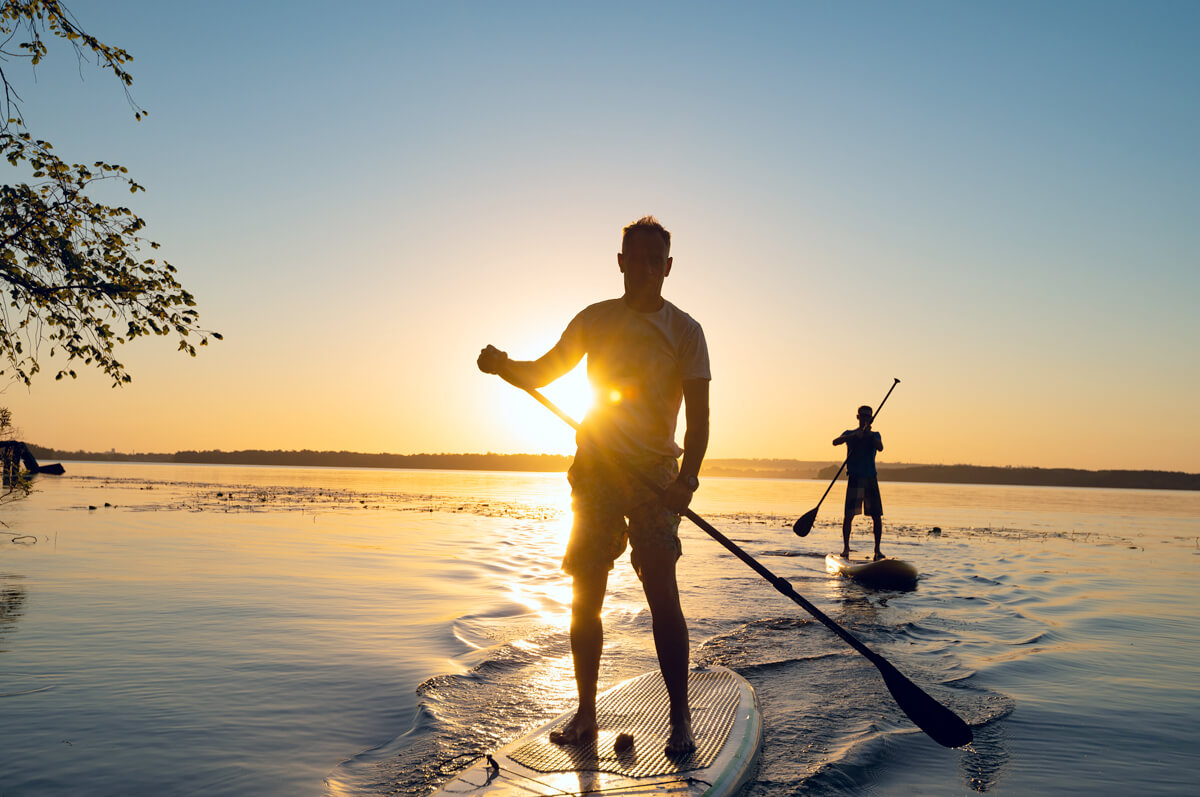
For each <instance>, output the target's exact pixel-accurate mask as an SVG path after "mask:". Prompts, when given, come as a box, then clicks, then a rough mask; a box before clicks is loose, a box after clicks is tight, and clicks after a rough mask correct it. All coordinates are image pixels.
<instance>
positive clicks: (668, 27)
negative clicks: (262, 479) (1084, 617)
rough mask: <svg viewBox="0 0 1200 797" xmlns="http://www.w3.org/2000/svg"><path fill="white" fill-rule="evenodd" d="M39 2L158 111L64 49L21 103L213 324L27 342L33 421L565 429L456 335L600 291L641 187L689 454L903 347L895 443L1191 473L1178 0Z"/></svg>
mask: <svg viewBox="0 0 1200 797" xmlns="http://www.w3.org/2000/svg"><path fill="white" fill-rule="evenodd" d="M69 5H70V7H71V8H72V10H73V11H74V12H75V14H76V16H77V18H78V20H79V21H80V23H81V24H82V25H83V26H84V28H85V29H87V30H89V31H90V32H92V33H94V34H96V35H97V36H99V37H100V38H101V39H102V40H104V41H106V42H108V43H110V44H116V45H119V46H121V47H124V48H125V49H127V50H129V51H130V52H131V53H132V54H133V55H134V57H135V61H134V63H133V64H132V71H133V74H134V78H135V80H134V84H133V87H132V91H133V95H134V98H135V99H136V100H137V102H138V103H139V104H141V105H142V106H144V107H145V108H147V109H148V110H149V111H150V115H149V117H148V118H147V119H146V120H145V121H143V122H140V123H138V122H135V121H134V120H133V116H132V112H131V111H130V109H129V107H128V106H127V105H126V104H125V101H124V98H123V95H122V93H121V90H120V87H119V85H118V84H117V82H116V81H115V80H114V79H112V78H111V76H110V75H108V74H106V73H101V72H99V71H98V70H96V69H94V68H92V67H89V66H87V65H84V66H83V67H80V66H79V65H77V64H76V63H75V61H74V58H73V56H72V55H71V53H70V52H68V51H67V50H65V49H64V48H63V47H56V48H55V49H54V50H53V51H52V57H51V58H50V59H49V60H48V61H47V62H45V63H44V64H43V65H42V66H41V67H39V68H38V71H37V73H36V81H35V80H34V75H33V73H32V72H31V71H30V70H29V69H28V68H27V67H26V66H23V65H21V66H17V65H13V64H11V63H10V64H8V65H6V71H7V72H8V73H9V74H10V77H12V79H14V81H15V82H17V84H18V86H19V87H20V88H21V90H22V94H23V96H24V98H25V104H24V109H25V116H26V121H27V123H28V125H29V127H30V128H31V130H32V131H33V132H34V133H35V134H37V135H41V136H43V137H46V138H48V139H50V140H51V141H53V142H54V144H55V146H56V150H57V151H58V152H59V154H60V155H62V156H63V157H65V158H67V159H68V160H79V161H83V162H89V163H90V162H91V161H94V160H98V159H104V160H107V161H110V162H117V163H121V164H123V165H125V166H127V167H129V169H130V172H131V174H132V175H133V176H134V177H135V178H136V179H137V180H138V181H139V182H141V183H142V184H143V185H145V186H146V188H147V193H145V194H140V195H138V196H136V197H134V198H133V202H134V204H133V205H132V207H133V208H134V210H135V211H137V212H138V213H140V214H141V215H142V216H143V217H144V218H145V219H146V220H147V222H148V225H149V226H148V233H149V235H150V237H152V238H153V239H155V240H157V241H159V242H160V243H162V244H163V249H162V254H164V255H165V256H166V258H167V259H168V260H170V261H171V262H172V263H174V264H175V265H176V266H177V267H178V268H179V270H180V275H181V281H182V282H183V283H184V285H185V286H186V287H188V288H189V289H190V290H191V291H192V292H193V293H194V294H195V295H196V297H197V299H198V301H199V303H200V309H201V322H202V323H203V324H204V325H205V326H207V327H208V328H211V329H216V330H219V331H220V332H222V333H223V334H224V335H225V340H224V342H221V343H216V344H215V345H213V346H211V347H210V348H208V349H206V350H202V351H201V353H200V356H199V357H198V358H197V359H195V360H193V359H191V358H189V357H187V356H186V355H182V354H179V353H177V352H175V351H174V347H173V345H172V344H171V343H170V341H169V339H155V340H152V341H140V342H138V343H136V344H135V345H132V346H130V347H127V348H126V349H125V350H124V352H123V354H124V358H123V359H124V361H125V362H126V363H127V365H129V367H130V368H131V370H132V373H133V376H134V381H133V384H132V385H130V386H127V387H124V388H120V389H112V388H110V387H109V384H108V382H107V381H106V380H105V379H104V378H103V377H102V375H100V374H99V373H82V374H81V376H80V378H79V379H78V380H76V381H74V382H71V381H69V380H64V381H63V382H58V383H56V382H54V380H53V372H54V370H55V368H54V366H55V365H56V364H57V362H58V361H57V360H46V361H44V362H43V369H44V373H43V374H42V375H39V377H38V378H37V379H36V380H35V382H34V385H33V388H32V389H30V390H26V388H24V387H23V386H21V385H10V386H9V387H8V388H7V390H6V391H5V393H4V394H3V395H0V403H2V404H6V405H7V406H9V407H10V408H11V409H12V410H13V413H14V416H15V423H16V425H17V426H18V427H19V428H20V429H21V430H22V431H23V434H24V438H25V439H26V440H29V441H31V442H35V443H39V444H42V445H48V446H54V447H59V448H68V449H89V450H108V449H110V448H115V449H117V450H119V451H174V450H178V449H207V448H223V449H240V448H265V449H276V448H282V449H298V448H311V449H347V450H355V451H367V452H376V451H383V452H394V453H419V452H485V451H496V452H531V451H550V452H557V453H569V452H570V451H571V450H572V435H571V432H570V430H569V429H568V428H567V427H566V426H565V425H564V424H562V423H561V421H559V420H557V419H556V418H554V417H553V416H551V415H550V414H549V413H548V412H546V411H545V410H544V409H542V408H541V407H540V406H539V405H537V404H535V403H534V402H533V401H532V399H530V398H529V397H528V396H525V395H524V394H523V393H521V392H520V391H517V390H516V389H514V388H512V387H509V386H507V385H506V384H504V383H503V382H501V381H500V380H499V379H497V378H495V377H488V376H484V375H482V374H480V373H479V372H478V371H477V370H476V368H475V365H474V360H475V357H476V355H477V354H478V351H479V349H480V348H482V347H483V346H484V345H485V344H488V343H493V344H495V345H497V346H499V347H500V348H502V349H505V350H507V351H508V352H509V353H510V354H511V355H512V356H515V357H519V358H533V357H536V356H538V355H540V354H542V353H543V352H544V351H545V350H546V349H548V348H549V347H550V346H551V345H552V344H553V343H554V341H555V340H557V338H558V335H559V334H560V333H561V331H562V329H563V328H564V327H565V326H566V324H567V322H568V321H569V320H570V318H571V317H572V316H573V315H574V314H575V313H576V312H577V311H578V310H580V309H582V308H583V307H584V306H585V305H587V304H590V303H591V302H594V301H598V300H601V299H607V298H611V297H614V296H618V295H619V294H620V292H621V276H620V273H619V272H618V270H617V264H616V257H615V253H616V251H617V249H618V248H619V244H620V240H619V236H620V229H621V227H622V226H623V225H624V224H627V223H628V222H630V221H632V220H633V219H635V218H637V217H639V216H641V215H643V214H646V213H653V214H655V215H657V216H658V217H659V218H660V219H661V220H662V221H663V223H664V224H665V225H666V226H667V227H668V228H669V229H670V230H671V231H672V233H673V235H674V246H673V250H672V254H673V255H674V258H675V264H674V270H673V272H672V274H671V276H670V277H669V278H668V279H667V282H666V287H665V290H664V293H665V295H666V296H667V298H669V299H670V300H671V301H673V302H674V303H675V304H677V305H679V306H680V307H682V308H683V309H684V310H686V311H688V312H689V313H690V314H691V315H692V316H693V317H695V318H696V319H697V320H699V321H700V322H701V323H702V324H703V326H704V329H705V332H706V334H707V337H708V341H709V346H710V351H711V355H712V361H713V376H714V380H713V385H712V412H713V414H712V438H711V444H710V447H709V455H710V456H712V457H782V458H796V459H834V458H836V457H837V456H839V451H840V449H833V448H832V447H831V446H830V440H831V439H832V438H833V437H834V436H836V435H837V434H838V433H839V432H840V431H841V430H842V429H844V428H846V427H848V426H852V425H853V423H854V411H855V408H856V407H857V406H858V405H859V404H862V403H867V404H872V405H874V404H876V403H877V402H878V401H879V400H880V399H881V398H882V397H883V394H884V393H885V392H886V390H887V388H888V386H889V385H890V384H891V383H892V378H893V377H899V378H900V379H901V380H902V383H901V384H900V385H899V387H897V389H896V391H895V393H893V394H892V397H891V399H890V400H889V401H888V405H887V407H886V408H885V410H884V411H883V414H882V415H881V416H880V419H879V421H878V423H877V426H876V428H877V429H878V430H879V431H881V432H882V433H883V436H884V442H885V444H886V450H885V452H884V454H883V455H882V456H883V457H886V458H887V459H888V460H890V461H905V462H928V463H947V464H949V463H970V464H979V465H1037V466H1044V467H1059V466H1061V467H1082V468H1152V469H1167V470H1186V471H1192V472H1196V471H1200V421H1197V411H1198V410H1200V356H1198V355H1197V348H1198V344H1200V322H1198V321H1197V318H1198V317H1200V313H1197V310H1196V308H1195V304H1196V302H1197V300H1198V299H1200V262H1198V261H1200V150H1198V144H1197V142H1200V91H1197V86H1198V85H1200V3H1195V2H1191V1H1190V0H1182V1H1181V2H1162V1H1159V2H1132V1H1130V2H1104V1H1103V0H1086V1H1084V2H1072V1H1071V0H1061V1H1059V2H1053V3H1049V2H1041V1H1040V0H1039V1H1037V2H1020V1H1013V2H994V3H962V2H957V1H956V0H946V1H945V2H920V1H917V0H914V1H913V2H903V3H896V2H780V3H770V2H748V3H738V4H733V3H715V2H713V3H708V2H678V3H675V2H639V3H625V2H606V3H559V2H482V1H480V2H434V3H430V2H421V3H416V2H354V1H353V0H350V1H348V2H344V3H340V4H329V3H325V2H319V3H318V2H302V1H298V0H289V2H282V0H280V2H265V1H264V2H249V3H247V2H241V1H240V0H238V1H237V2H234V1H233V0H228V1H225V0H220V1H207V2H203V3H197V2H191V3H182V2H178V3H176V2H162V1H161V0H71V2H70V3H69ZM6 179H12V177H11V176H8V177H7V178H6ZM120 201H122V202H129V201H130V197H129V195H128V194H125V195H124V196H123V197H122V198H121V200H120ZM582 370H583V369H582V367H581V368H580V369H579V372H575V373H572V374H571V375H570V376H568V377H566V378H565V380H564V384H562V385H555V386H552V387H551V388H549V389H548V390H547V394H548V395H550V396H551V397H552V398H557V399H559V400H560V401H561V403H563V405H564V406H566V407H567V408H568V409H569V410H571V411H572V412H574V413H575V414H576V415H577V416H578V415H580V414H581V413H582V411H583V408H582V407H581V406H580V404H579V402H578V400H577V397H578V395H579V393H580V392H581V391H580V386H581V384H582ZM46 372H48V374H47V373H46ZM681 425H682V423H681Z"/></svg>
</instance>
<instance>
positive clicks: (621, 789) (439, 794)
mask: <svg viewBox="0 0 1200 797" xmlns="http://www.w3.org/2000/svg"><path fill="white" fill-rule="evenodd" d="M688 703H689V704H690V706H691V711H692V733H693V734H694V735H695V737H696V750H695V752H693V753H692V754H690V755H687V756H683V757H678V758H668V757H667V756H666V754H665V753H664V752H663V750H664V748H665V747H666V744H667V734H668V732H669V723H668V721H667V705H668V704H667V688H666V686H665V685H664V684H663V680H662V676H661V675H660V674H659V673H658V671H657V670H656V671H654V672H649V673H646V674H645V675H640V676H638V677H637V678H632V679H630V680H628V681H625V682H624V683H621V684H618V685H617V686H614V687H613V688H612V689H609V690H608V691H607V692H605V693H603V694H602V695H600V696H599V697H598V698H597V699H596V710H597V713H598V715H599V720H600V734H599V737H598V738H597V739H596V741H595V742H593V743H589V744H586V745H575V746H561V747H560V746H559V745H556V744H552V743H551V742H550V738H549V737H550V731H552V730H556V729H558V728H559V727H561V726H563V725H566V724H567V722H569V721H570V719H571V717H572V716H574V713H575V712H574V711H569V712H567V713H566V714H563V715H561V716H559V717H556V718H555V719H553V720H551V721H550V722H548V723H546V724H545V725H543V726H542V727H540V728H538V729H537V730H535V731H533V732H532V733H530V734H529V735H528V736H525V737H523V738H521V739H518V740H517V741H515V742H512V743H511V744H508V745H506V746H505V747H502V748H501V749H500V750H499V751H497V752H496V753H494V754H492V755H491V756H490V759H491V760H490V761H489V758H488V757H485V758H483V759H481V760H480V761H478V762H476V763H475V764H473V765H472V766H471V767H470V768H469V769H467V770H465V771H464V772H462V773H460V774H459V775H458V776H457V777H455V778H454V779H453V780H451V781H449V782H448V783H446V784H445V785H444V786H442V787H441V788H440V789H439V790H438V791H436V792H434V795H435V797H449V796H450V795H478V794H487V795H511V796H512V797H517V796H518V795H584V794H603V795H605V796H606V797H608V795H652V794H669V795H706V797H722V796H723V795H732V794H735V793H736V792H737V791H738V789H740V788H741V787H742V785H743V784H744V783H745V782H746V781H747V780H748V779H749V778H750V775H751V774H752V772H753V766H754V762H755V759H756V758H757V756H758V746H759V743H760V741H761V737H762V717H761V715H760V714H759V710H758V698H757V697H756V696H755V694H754V688H753V687H752V686H750V684H749V683H748V682H747V681H746V680H745V679H744V678H742V677H741V676H740V675H738V674H737V673H735V672H734V671H733V670H729V669H726V668H725V667H716V666H714V667H696V668H694V669H692V670H691V671H690V672H689V673H688ZM620 734H630V735H632V736H633V746H632V747H631V748H629V749H626V750H623V751H622V752H617V751H616V749H615V747H614V745H615V742H616V739H617V736H618V735H620ZM492 762H494V764H493V763H492Z"/></svg>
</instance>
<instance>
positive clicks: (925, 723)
mask: <svg viewBox="0 0 1200 797" xmlns="http://www.w3.org/2000/svg"><path fill="white" fill-rule="evenodd" d="M896 381H897V382H899V381H900V380H899V379H897V380H896ZM894 386H895V385H893V387H894ZM523 389H524V390H525V392H526V393H528V394H529V395H531V396H533V397H534V398H535V399H537V400H538V401H539V402H541V403H542V404H543V405H544V406H545V407H546V409H548V410H550V411H551V412H553V413H554V414H555V415H557V416H558V417H559V418H562V419H563V420H564V421H566V422H567V423H568V424H569V425H570V426H571V427H572V428H574V429H575V430H576V431H578V430H579V428H580V427H579V424H578V423H577V422H576V421H575V419H574V418H572V417H571V416H570V415H567V414H566V413H565V412H563V411H562V410H561V409H559V408H558V406H557V405H555V404H554V403H553V402H552V401H550V400H549V399H548V398H546V397H545V396H543V395H542V394H541V393H539V392H538V391H537V390H535V389H534V388H531V387H526V388H523ZM888 392H889V393H890V392H891V391H888ZM884 401H887V398H886V397H885V398H884ZM880 406H881V407H882V406H883V404H882V403H881V404H880ZM622 464H624V463H622ZM629 472H630V473H632V474H633V475H634V476H635V477H636V478H637V479H638V480H639V481H641V482H642V484H644V485H646V486H647V487H649V488H650V489H651V490H654V491H655V492H656V493H658V494H660V495H661V494H662V489H661V488H660V487H659V486H658V485H657V484H655V483H654V482H653V481H651V480H650V479H649V478H647V477H646V476H645V475H644V474H642V473H640V472H638V471H637V470H636V469H634V468H629ZM683 514H684V515H685V516H686V517H687V519H688V520H690V521H692V522H693V523H695V524H696V525H697V526H699V527H700V528H701V529H703V530H704V531H705V532H706V533H707V534H708V536H710V537H712V538H713V539H714V540H716V541H717V542H719V543H721V545H723V546H725V548H726V549H727V550H728V551H729V552H730V553H732V554H733V555H734V556H736V557H737V558H738V559H741V560H742V561H743V562H745V563H746V564H747V565H749V566H750V569H751V570H753V571H754V572H755V573H758V574H759V575H760V576H762V577H763V578H765V579H766V580H767V581H769V582H770V583H771V586H773V587H775V589H777V590H779V591H780V592H781V593H783V594H784V595H786V596H787V597H789V598H791V599H792V600H793V601H795V602H796V603H798V604H799V605H800V606H801V607H802V608H803V609H804V610H805V611H806V612H808V613H809V614H811V615H812V616H813V617H815V618H817V619H818V620H820V621H821V623H823V624H824V625H825V627H826V628H828V629H829V630H830V631H832V632H833V633H835V634H837V635H838V636H840V637H841V638H842V640H843V641H844V642H845V643H846V644H848V645H849V646H850V647H852V648H854V649H855V650H857V651H858V652H859V653H861V654H862V655H863V656H865V657H866V658H867V661H869V662H871V663H872V664H874V665H875V668H876V669H877V670H879V674H880V675H882V676H883V682H884V684H886V685H887V688H888V691H889V692H891V693H892V697H894V698H895V699H896V703H897V704H898V705H899V706H900V709H901V710H902V711H903V712H904V713H905V714H907V715H908V718H909V719H910V720H912V721H913V723H914V724H915V725H916V726H917V727H918V728H920V729H921V730H923V731H925V733H927V734H928V735H929V737H930V738H931V739H933V740H934V741H935V742H937V743H938V744H940V745H942V746H943V747H962V746H963V745H965V744H970V743H971V740H972V739H973V738H974V735H973V734H972V733H971V728H970V727H969V726H968V725H967V723H965V722H963V720H962V718H961V717H959V716H958V715H957V714H955V713H954V712H953V711H951V710H950V709H948V708H946V707H945V706H943V705H942V704H941V703H939V702H938V701H936V700H934V699H933V697H931V696H930V695H929V694H928V693H926V692H925V691H924V690H923V689H921V687H919V686H917V685H916V684H914V683H913V682H912V681H910V680H909V679H908V678H906V677H905V676H904V674H903V673H901V672H900V671H899V670H897V669H896V668H895V667H893V666H892V663H891V662H889V661H888V660H887V659H885V658H883V657H882V656H880V655H879V654H878V653H875V652H874V651H872V650H871V649H870V648H868V647H867V646H866V645H864V644H863V643H862V642H860V641H858V638H857V637H855V636H854V635H852V634H851V633H850V632H849V631H847V630H846V629H845V628H842V627H841V626H840V625H838V624H837V623H836V622H834V620H833V619H831V618H830V617H828V616H827V615H826V614H825V613H824V612H822V611H821V610H820V609H818V608H817V607H816V606H813V605H812V604H811V603H809V602H808V601H807V600H806V599H805V598H804V597H803V596H802V595H800V594H799V593H798V592H796V591H795V590H794V589H792V585H791V584H789V583H788V582H787V580H786V579H783V578H780V577H778V576H776V575H775V574H774V573H772V572H771V571H770V570H768V569H767V568H765V567H763V566H762V565H761V564H759V562H758V560H757V559H755V558H754V557H752V556H751V555H750V554H748V553H746V552H745V551H743V550H742V549H741V548H739V547H738V546H737V545H736V544H735V543H734V542H733V541H732V540H730V539H729V538H728V537H726V536H725V535H724V534H722V533H721V532H719V531H717V530H716V529H714V528H713V527H712V526H710V525H709V524H708V522H707V521H706V520H704V518H702V517H700V516H699V515H697V514H696V513H695V512H693V511H692V510H690V509H685V510H684V512H683Z"/></svg>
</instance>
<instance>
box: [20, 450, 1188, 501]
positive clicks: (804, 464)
mask: <svg viewBox="0 0 1200 797" xmlns="http://www.w3.org/2000/svg"><path fill="white" fill-rule="evenodd" d="M29 448H30V450H31V451H32V452H33V454H34V456H36V457H37V459H38V460H39V461H42V462H49V461H53V460H68V461H75V462H152V463H159V464H176V465H266V466H284V467H289V466H290V467H334V468H387V469H398V470H470V471H495V472H524V473H565V472H566V470H567V468H568V467H570V464H571V461H572V457H570V456H566V455H562V454H494V453H487V454H364V453H358V452H353V451H312V450H307V449H305V450H299V451H264V450H258V449H248V450H242V451H221V450H211V451H178V452H175V453H174V454H165V453H145V454H142V453H138V454H126V453H120V452H115V451H110V452H103V453H102V452H94V451H63V450H59V449H52V448H46V447H43V446H38V445H34V444H29ZM839 465H840V463H838V462H830V461H828V460H826V461H823V462H822V461H811V460H788V459H744V458H725V459H710V460H706V461H705V463H704V466H703V467H702V468H701V471H700V476H701V478H704V477H729V478H744V479H796V480H801V479H812V480H818V481H821V480H826V479H832V478H833V475H834V473H836V472H837V470H838V467H839ZM878 467H879V480H880V481H881V482H918V483H932V484H991V485H998V486H1004V485H1012V486H1025V487H1098V488H1106V489H1133V490H1200V474H1195V473H1183V472H1179V471H1161V470H1084V469H1080V468H1038V467H1014V466H1007V467H996V466H985V465H923V464H915V463H880V464H879V466H878ZM840 478H841V479H845V474H844V473H843V474H842V475H841V477H840Z"/></svg>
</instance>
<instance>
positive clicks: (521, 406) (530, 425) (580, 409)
mask: <svg viewBox="0 0 1200 797" xmlns="http://www.w3.org/2000/svg"><path fill="white" fill-rule="evenodd" d="M539 392H541V394H542V395H544V396H545V397H546V398H548V399H549V400H550V401H552V402H553V403H554V404H555V405H557V406H558V407H559V408H560V409H561V410H562V411H563V412H565V413H566V414H567V415H569V416H570V417H571V418H573V419H575V421H577V422H578V421H582V420H583V418H584V416H585V415H587V412H588V410H589V409H590V408H591V405H592V389H591V386H590V385H589V384H588V381H587V373H586V371H585V369H584V368H583V366H580V367H578V368H576V369H575V370H573V371H571V373H569V374H567V375H566V376H564V377H562V378H561V379H559V380H557V381H555V382H554V383H552V384H549V385H547V386H546V387H544V388H542V389H541V390H540V391H539ZM504 404H505V412H504V415H505V419H506V422H507V423H508V424H509V427H510V429H511V437H510V439H511V441H512V442H511V447H512V448H513V450H519V451H520V452H522V453H526V454H573V453H575V432H574V431H572V429H571V427H569V426H568V425H567V424H565V423H563V421H562V419H560V418H557V417H555V415H554V413H552V412H550V410H548V409H546V408H545V407H543V406H541V405H540V404H538V402H537V401H535V400H534V399H532V398H530V397H529V396H527V395H525V394H524V392H523V391H520V390H511V391H508V392H507V393H506V398H505V399H504Z"/></svg>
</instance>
